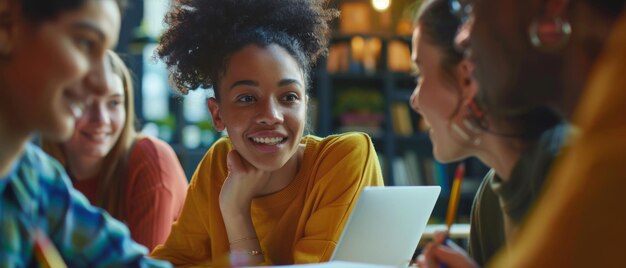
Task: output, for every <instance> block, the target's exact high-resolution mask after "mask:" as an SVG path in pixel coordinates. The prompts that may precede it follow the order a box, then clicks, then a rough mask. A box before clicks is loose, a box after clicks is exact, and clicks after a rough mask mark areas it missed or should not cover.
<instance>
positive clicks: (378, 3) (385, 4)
mask: <svg viewBox="0 0 626 268" xmlns="http://www.w3.org/2000/svg"><path fill="white" fill-rule="evenodd" d="M390 4H391V0H372V6H373V7H374V9H376V10H378V11H385V10H387V8H389V5H390Z"/></svg>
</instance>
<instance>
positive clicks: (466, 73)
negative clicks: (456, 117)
mask: <svg viewBox="0 0 626 268" xmlns="http://www.w3.org/2000/svg"><path fill="white" fill-rule="evenodd" d="M473 72H474V65H473V64H472V62H470V61H469V60H468V59H463V60H461V62H460V63H459V64H458V65H457V70H456V76H457V85H458V88H459V90H460V92H461V106H466V105H468V104H469V103H470V102H471V101H473V100H474V98H475V97H476V94H478V84H477V82H476V79H474V77H473V75H472V73H473Z"/></svg>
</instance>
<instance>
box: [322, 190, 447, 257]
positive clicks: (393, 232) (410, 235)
mask: <svg viewBox="0 0 626 268" xmlns="http://www.w3.org/2000/svg"><path fill="white" fill-rule="evenodd" d="M440 191H441V187H439V186H387V187H366V188H365V189H363V192H361V195H360V196H359V199H358V200H357V203H356V205H355V207H354V209H353V210H352V214H351V215H350V218H349V219H348V222H347V223H346V226H345V228H344V229H343V233H342V234H341V237H340V238H339V243H338V244H337V247H336V248H335V251H334V252H333V256H332V257H331V258H330V260H331V261H348V262H358V263H370V264H380V265H389V266H393V267H407V266H408V264H409V262H410V261H411V257H412V256H413V253H414V252H415V249H416V248H417V244H418V243H419V240H420V237H421V236H422V233H423V232H424V229H425V228H426V224H427V223H428V219H429V218H430V214H431V213H432V211H433V208H434V207H435V203H436V202H437V198H438V197H439V192H440Z"/></svg>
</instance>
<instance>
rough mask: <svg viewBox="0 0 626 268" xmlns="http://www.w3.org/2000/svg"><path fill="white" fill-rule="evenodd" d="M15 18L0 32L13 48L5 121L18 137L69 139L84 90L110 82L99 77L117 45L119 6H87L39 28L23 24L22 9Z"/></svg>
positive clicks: (108, 1)
mask: <svg viewBox="0 0 626 268" xmlns="http://www.w3.org/2000/svg"><path fill="white" fill-rule="evenodd" d="M14 3H15V1H14ZM12 12H13V14H14V15H16V16H14V17H13V18H15V19H14V20H11V21H10V23H9V24H7V25H3V27H2V29H0V30H2V31H3V32H2V34H7V36H8V37H9V38H8V40H9V43H10V45H11V48H12V50H11V51H10V54H9V56H8V60H7V61H4V60H3V61H0V81H2V82H0V83H1V84H0V88H1V90H0V107H1V108H0V111H1V113H0V114H1V116H4V117H6V118H3V121H4V122H8V125H9V126H10V127H11V129H13V130H14V131H15V132H16V133H23V134H25V135H28V134H30V133H32V132H34V131H38V132H40V133H41V134H42V135H44V136H45V137H48V138H51V139H54V140H64V139H67V138H69V137H70V136H71V134H72V130H73V129H74V123H75V119H76V118H77V117H78V115H80V112H81V109H80V108H81V107H82V106H83V103H84V101H85V99H86V97H87V94H88V92H87V90H86V89H85V87H84V86H83V85H82V84H83V83H85V82H86V81H88V82H90V83H94V82H95V83H106V81H107V79H106V78H103V77H102V76H101V74H102V70H103V66H105V62H106V60H105V59H106V57H105V55H106V54H105V52H106V49H107V48H109V47H112V46H113V45H114V44H115V43H116V42H117V36H118V32H119V28H120V13H119V9H118V6H117V4H116V2H115V1H113V0H88V1H86V2H85V3H84V4H83V6H81V7H80V8H78V9H76V10H69V11H63V12H62V13H61V14H59V15H58V16H57V17H56V18H55V19H52V20H45V21H43V22H41V24H37V25H33V24H32V23H30V22H29V21H27V20H25V18H24V17H23V16H22V15H21V11H20V10H19V7H13V10H12ZM18 14H20V15H18ZM6 115H10V116H6Z"/></svg>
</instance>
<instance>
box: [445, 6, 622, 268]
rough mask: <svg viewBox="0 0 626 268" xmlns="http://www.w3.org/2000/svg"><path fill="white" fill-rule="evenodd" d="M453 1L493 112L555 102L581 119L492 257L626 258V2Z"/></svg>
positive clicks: (516, 261)
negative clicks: (516, 227)
mask: <svg viewBox="0 0 626 268" xmlns="http://www.w3.org/2000/svg"><path fill="white" fill-rule="evenodd" d="M451 2H452V5H451V7H452V8H453V9H454V10H456V11H459V14H460V16H461V17H463V18H464V19H465V21H466V23H465V24H464V25H463V26H462V27H461V29H460V31H459V33H458V35H457V43H458V45H459V46H460V47H461V48H463V49H465V51H467V52H468V53H469V54H470V55H471V56H470V57H471V60H472V61H473V62H474V63H475V64H476V69H475V77H476V78H477V80H478V82H479V84H480V88H481V97H480V98H481V100H482V102H483V103H484V104H485V106H486V107H488V109H489V111H490V112H492V113H496V114H501V115H507V116H508V115H515V114H518V113H520V112H523V111H526V110H528V109H531V108H533V107H537V106H542V105H546V106H548V107H551V108H553V109H554V110H555V111H557V112H559V113H560V115H562V116H563V117H564V118H565V119H567V120H569V121H570V122H571V123H572V124H573V125H574V126H575V130H574V131H572V132H571V133H570V136H569V139H570V140H569V147H568V148H567V149H566V150H565V151H564V153H563V155H562V156H561V157H560V158H559V159H557V161H556V162H555V165H554V166H553V168H552V171H551V174H550V176H549V178H548V182H547V186H546V189H545V191H544V193H543V194H542V196H541V197H540V199H539V201H538V202H537V203H536V206H535V208H534V211H532V213H531V215H530V217H529V218H528V219H527V221H526V222H525V223H524V225H523V226H522V228H521V230H520V232H519V233H518V236H517V238H516V240H515V241H514V243H513V244H511V245H510V247H509V248H508V251H505V252H502V253H501V255H500V256H499V259H497V260H496V261H495V262H493V263H492V265H493V266H494V267H624V266H626V258H624V246H623V241H625V240H626V229H625V228H624V226H625V225H626V212H624V209H623V206H622V203H623V197H622V196H623V189H625V188H626V179H625V177H626V175H624V171H623V170H624V168H623V167H624V163H626V140H625V139H624V137H626V116H624V115H625V114H626V90H624V88H626V75H624V74H625V73H626V71H625V70H626V34H624V33H626V14H624V7H625V3H626V1H623V0H612V1H610V0H571V1H567V0H547V1H546V0H541V1H540V0H530V1H521V0H518V1H515V0H479V1H470V2H464V3H459V2H458V1H451ZM602 234H606V235H602Z"/></svg>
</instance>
